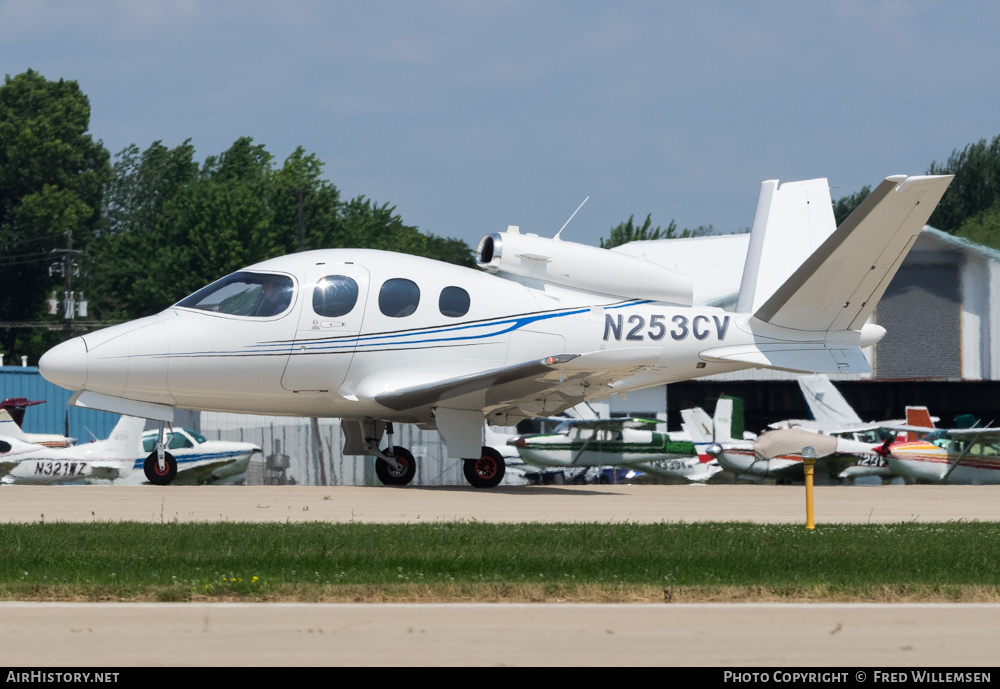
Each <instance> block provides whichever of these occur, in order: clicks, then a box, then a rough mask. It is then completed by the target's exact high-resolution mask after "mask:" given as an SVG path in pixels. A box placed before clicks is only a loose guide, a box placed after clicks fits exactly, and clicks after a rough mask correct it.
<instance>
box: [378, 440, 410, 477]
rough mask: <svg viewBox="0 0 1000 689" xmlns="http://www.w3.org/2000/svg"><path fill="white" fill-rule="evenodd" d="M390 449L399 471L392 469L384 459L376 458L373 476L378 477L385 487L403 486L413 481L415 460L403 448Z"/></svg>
mask: <svg viewBox="0 0 1000 689" xmlns="http://www.w3.org/2000/svg"><path fill="white" fill-rule="evenodd" d="M392 449H393V454H394V455H395V458H396V462H397V463H398V464H400V465H401V469H400V470H396V469H393V468H392V467H391V466H389V463H388V462H386V461H385V460H384V459H379V458H376V459H375V475H376V476H378V480H379V481H381V482H382V483H383V484H385V485H387V486H405V485H407V484H408V483H409V482H410V481H412V480H413V477H414V475H416V473H417V460H415V459H414V458H413V455H412V454H411V453H410V451H409V450H407V449H406V448H405V447H399V446H396V447H393V448H392Z"/></svg>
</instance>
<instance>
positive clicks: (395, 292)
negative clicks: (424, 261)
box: [378, 278, 420, 318]
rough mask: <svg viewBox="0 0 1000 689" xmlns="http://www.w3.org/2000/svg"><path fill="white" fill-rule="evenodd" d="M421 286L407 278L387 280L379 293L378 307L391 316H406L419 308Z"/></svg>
mask: <svg viewBox="0 0 1000 689" xmlns="http://www.w3.org/2000/svg"><path fill="white" fill-rule="evenodd" d="M419 303H420V288H419V287H417V283H415V282H413V281H412V280H407V279H406V278H393V279H392V280H386V281H385V283H384V284H383V285H382V290H381V291H380V292H379V294H378V308H379V310H380V311H382V313H383V314H385V315H386V316H389V317H390V318H404V317H406V316H409V315H411V314H412V313H413V312H414V311H416V310H417V304H419Z"/></svg>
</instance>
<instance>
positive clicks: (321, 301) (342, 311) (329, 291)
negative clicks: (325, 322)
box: [313, 275, 358, 318]
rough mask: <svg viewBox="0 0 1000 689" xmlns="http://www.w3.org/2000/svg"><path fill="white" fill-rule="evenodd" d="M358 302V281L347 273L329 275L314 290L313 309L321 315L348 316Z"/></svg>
mask: <svg viewBox="0 0 1000 689" xmlns="http://www.w3.org/2000/svg"><path fill="white" fill-rule="evenodd" d="M357 303H358V283H357V282H355V281H354V280H353V279H351V278H349V277H347V276H346V275H328V276H326V277H325V278H323V279H322V280H320V281H319V282H317V283H316V288H315V289H314V290H313V311H315V312H316V313H317V314H319V315H320V316H326V317H327V318H339V317H340V316H346V315H347V314H349V313H350V312H351V311H353V310H354V306H355V305H356V304H357Z"/></svg>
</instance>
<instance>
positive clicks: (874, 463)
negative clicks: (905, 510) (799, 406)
mask: <svg viewBox="0 0 1000 689" xmlns="http://www.w3.org/2000/svg"><path fill="white" fill-rule="evenodd" d="M798 383H799V388H800V389H801V390H802V396H803V397H804V398H805V401H806V404H807V405H808V407H809V412H810V413H811V414H812V416H813V418H812V419H809V420H804V419H789V420H786V421H778V422H775V423H772V424H770V426H769V428H773V429H788V428H798V429H800V430H804V431H810V432H812V433H825V434H826V435H832V436H836V437H838V438H844V439H847V440H856V441H858V442H860V443H865V444H867V445H870V446H874V445H877V444H882V443H884V442H885V441H886V440H894V439H895V438H896V435H895V433H894V432H893V431H891V430H889V429H890V428H892V427H894V426H900V425H904V424H910V425H912V426H916V427H920V428H921V429H922V430H923V431H924V432H926V431H927V429H929V428H933V427H934V419H933V418H932V417H931V415H930V413H929V412H928V410H927V407H916V406H909V407H906V419H893V420H886V421H869V422H864V421H862V420H861V417H859V416H858V414H857V412H855V411H854V408H853V407H851V405H850V404H849V403H848V402H847V400H845V399H844V396H843V395H841V394H840V391H839V390H837V388H836V386H835V385H834V384H833V383H832V382H831V381H830V377H829V376H827V375H824V374H816V375H811V376H799V379H798ZM910 439H911V440H914V439H915V437H911V438H910ZM895 475H896V474H895V473H894V472H893V471H892V469H891V468H890V467H889V462H888V460H887V459H886V458H885V456H884V455H883V454H878V453H876V454H871V453H865V454H863V455H861V456H860V457H859V458H858V461H857V463H855V464H852V465H850V466H846V467H844V470H843V471H841V472H840V474H839V475H838V478H841V479H845V480H847V481H854V480H855V479H858V478H861V477H863V476H877V477H879V478H883V479H886V478H891V477H893V476H895Z"/></svg>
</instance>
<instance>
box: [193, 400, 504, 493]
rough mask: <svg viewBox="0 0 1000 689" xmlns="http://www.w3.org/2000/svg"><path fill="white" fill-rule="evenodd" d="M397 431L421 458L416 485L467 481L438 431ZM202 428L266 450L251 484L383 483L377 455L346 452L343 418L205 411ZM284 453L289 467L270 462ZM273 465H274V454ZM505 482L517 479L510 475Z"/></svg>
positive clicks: (210, 435) (218, 436)
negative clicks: (347, 453)
mask: <svg viewBox="0 0 1000 689" xmlns="http://www.w3.org/2000/svg"><path fill="white" fill-rule="evenodd" d="M317 430H318V434H317V432H316V431H317ZM395 430H396V433H395V437H394V439H393V442H394V443H395V444H396V445H400V446H402V447H405V448H406V449H408V450H409V451H410V452H412V453H413V456H414V458H415V459H416V460H417V474H416V476H415V477H414V479H413V483H412V485H417V486H455V485H467V484H466V481H465V477H464V475H463V473H462V462H461V461H460V460H457V459H451V458H449V457H448V454H447V449H446V447H445V445H444V443H443V442H442V441H441V436H440V435H439V434H438V432H437V431H423V430H420V429H419V428H417V427H415V426H408V425H402V424H396V425H395ZM201 432H202V433H203V434H204V435H205V437H206V438H208V439H209V440H239V441H243V442H251V443H256V444H257V445H258V446H259V447H260V448H261V449H262V450H263V455H264V458H263V462H257V461H256V459H255V462H254V463H253V464H251V469H250V470H249V471H248V472H247V484H248V485H253V484H261V483H265V484H266V483H280V482H291V481H294V482H295V483H296V484H299V485H310V486H322V485H327V486H362V485H381V484H380V483H379V480H378V479H377V478H376V477H375V466H374V459H372V458H371V457H364V456H354V455H347V456H344V454H343V453H342V451H341V450H342V449H343V446H344V435H343V431H342V430H341V427H340V420H339V419H316V420H315V422H313V420H312V419H298V418H290V417H284V416H249V415H242V414H217V413H211V412H204V413H202V415H201ZM317 438H318V439H319V442H317ZM279 455H287V456H288V467H287V468H286V469H285V470H284V471H283V472H282V471H280V470H274V469H271V468H269V467H268V461H267V458H268V457H269V456H270V457H277V456H279ZM271 464H272V465H273V464H274V460H273V459H272V461H271ZM510 478H511V479H513V478H514V477H513V476H511V477H510ZM504 482H505V483H509V482H514V483H517V481H508V480H507V479H506V478H505V479H504Z"/></svg>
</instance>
